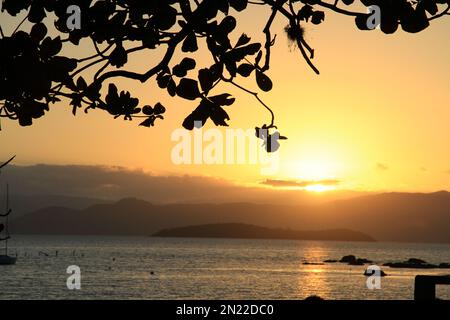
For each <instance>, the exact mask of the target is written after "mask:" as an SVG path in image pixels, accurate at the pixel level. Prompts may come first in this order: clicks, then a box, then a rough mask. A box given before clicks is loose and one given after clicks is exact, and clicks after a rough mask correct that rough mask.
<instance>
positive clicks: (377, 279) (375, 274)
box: [366, 265, 381, 290]
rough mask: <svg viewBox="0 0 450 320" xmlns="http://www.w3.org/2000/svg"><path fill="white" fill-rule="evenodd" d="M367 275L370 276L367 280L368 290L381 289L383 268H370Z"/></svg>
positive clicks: (373, 266)
mask: <svg viewBox="0 0 450 320" xmlns="http://www.w3.org/2000/svg"><path fill="white" fill-rule="evenodd" d="M366 274H370V276H368V278H367V280H366V285H367V289H369V290H374V289H381V268H380V267H379V266H377V265H372V266H368V267H367V270H366Z"/></svg>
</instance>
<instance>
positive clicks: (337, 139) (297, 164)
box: [0, 8, 450, 192]
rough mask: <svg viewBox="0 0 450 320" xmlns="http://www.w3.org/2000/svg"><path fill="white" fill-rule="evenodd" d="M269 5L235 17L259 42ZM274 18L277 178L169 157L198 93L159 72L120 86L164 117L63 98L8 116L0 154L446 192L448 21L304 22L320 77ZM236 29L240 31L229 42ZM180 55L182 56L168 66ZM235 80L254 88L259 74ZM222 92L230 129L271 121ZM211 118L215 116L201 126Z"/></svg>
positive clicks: (330, 16)
mask: <svg viewBox="0 0 450 320" xmlns="http://www.w3.org/2000/svg"><path fill="white" fill-rule="evenodd" d="M268 14H269V11H268V10H267V9H260V8H258V9H252V10H249V12H247V13H245V14H240V15H237V18H238V23H239V24H240V25H239V31H241V32H246V33H247V34H248V35H249V36H251V37H252V39H253V40H258V39H263V34H262V32H261V30H262V28H263V26H264V24H265V22H266V20H267V17H268ZM2 19H3V17H2ZM16 21H17V20H16ZM18 21H20V19H18ZM275 22H276V23H275V25H274V27H273V29H272V30H273V31H272V32H273V33H274V34H277V39H276V45H275V47H274V48H273V53H272V62H271V69H270V70H269V72H268V75H269V76H270V77H271V79H272V80H273V82H274V89H273V90H272V91H271V92H268V93H262V94H260V97H261V98H262V99H263V100H264V101H265V102H266V103H267V104H268V105H270V106H271V107H272V108H273V110H274V112H275V114H276V124H277V125H278V127H279V129H280V132H281V134H283V135H286V136H287V137H288V138H289V139H288V140H287V141H282V142H281V148H280V151H279V152H280V153H279V157H280V170H279V171H278V172H276V173H274V174H272V175H268V176H266V175H261V170H260V169H261V168H260V166H258V165H250V164H248V165H205V164H203V165H176V164H173V163H172V161H171V150H172V148H173V147H174V146H175V145H176V142H173V141H171V133H172V132H173V131H174V130H175V129H177V128H180V127H181V123H182V121H183V119H184V118H185V117H186V116H187V115H188V114H189V113H190V112H191V111H192V110H193V109H194V108H195V107H196V106H197V104H198V102H195V101H194V102H186V101H184V100H181V99H178V98H175V99H174V98H171V97H170V96H168V94H167V93H166V92H165V91H162V90H160V89H158V88H157V86H156V84H155V83H154V81H153V80H150V81H148V82H147V83H145V84H140V83H137V82H133V81H124V80H120V81H117V82H116V84H117V85H118V87H119V88H120V89H127V90H130V91H131V92H132V93H134V94H135V95H136V96H137V97H139V98H140V100H141V103H140V104H141V105H144V104H151V105H154V104H155V103H156V102H158V101H161V102H162V103H163V104H164V105H165V106H166V108H167V112H166V114H165V118H166V119H165V120H164V121H158V122H157V124H156V126H155V127H154V128H150V129H149V128H144V127H139V126H138V122H137V121H133V122H128V121H123V120H119V119H117V120H114V119H113V118H112V117H111V116H110V115H108V114H107V113H106V112H104V111H100V110H94V111H90V113H89V114H88V115H85V114H84V113H83V112H79V114H78V115H77V116H76V117H74V116H73V115H72V114H71V108H70V107H69V106H68V102H67V101H65V103H60V104H58V105H54V106H53V108H52V109H51V110H50V112H49V113H48V114H47V115H46V116H45V117H43V118H41V119H38V120H35V121H34V124H33V126H31V127H26V128H24V127H19V125H18V123H16V122H12V121H7V120H5V119H2V120H1V121H2V122H1V125H2V131H1V132H0V146H1V147H0V156H1V158H2V159H6V158H8V157H9V156H10V155H13V154H16V155H17V159H16V160H15V164H16V165H31V164H37V163H46V164H86V165H108V166H109V165H111V166H123V167H128V168H142V169H143V170H145V171H147V172H149V173H152V174H156V175H185V174H187V175H204V176H212V177H218V178H226V179H229V180H232V181H235V182H238V183H244V184H254V183H259V182H260V181H263V180H266V179H272V180H295V181H314V180H317V181H319V180H327V181H331V180H332V181H335V183H334V184H332V183H330V184H332V185H333V186H332V188H338V189H345V190H358V191H423V192H431V191H436V190H441V189H446V190H449V189H450V143H449V137H450V102H449V84H450V73H449V70H450V59H449V57H450V43H449V42H448V30H449V28H450V18H442V19H438V20H435V21H433V22H432V24H431V26H430V27H429V28H428V29H426V30H425V31H424V32H421V33H419V34H409V33H405V32H403V31H402V30H399V31H397V33H395V34H394V35H385V34H383V33H381V31H379V30H375V31H371V32H363V31H359V30H358V29H357V28H356V26H355V24H354V20H353V18H351V17H346V16H342V17H341V16H338V15H337V14H335V13H332V12H326V18H325V22H324V23H322V24H321V25H319V26H314V25H312V24H308V25H307V26H306V30H305V32H306V35H305V37H306V39H307V40H308V42H309V44H310V45H311V46H312V47H313V48H314V49H315V52H316V58H315V59H314V62H315V64H316V66H317V67H318V68H319V69H320V71H321V75H319V76H317V75H315V74H314V73H313V72H312V71H311V70H310V69H309V68H308V66H307V65H306V63H305V61H304V60H303V59H302V58H301V56H300V52H299V51H298V50H297V49H296V48H295V47H294V46H291V45H289V42H288V40H287V38H286V36H285V34H284V32H283V28H284V26H285V25H286V20H285V19H282V18H281V17H279V18H278V19H277V20H276V21H275ZM2 26H3V24H2ZM239 31H235V32H234V33H233V36H234V39H237V37H239V35H240V32H239ZM6 33H7V32H6ZM87 48H88V49H89V50H90V49H91V47H90V46H89V47H81V48H78V49H77V54H79V51H81V52H84V51H85V50H86V52H88V51H87V50H88V49H87ZM89 52H90V51H89ZM195 57H196V60H197V64H198V66H200V67H205V66H209V65H211V60H210V58H209V56H207V55H206V54H205V53H204V52H200V53H197V54H196V56H195ZM133 58H134V60H132V63H131V66H132V69H135V70H141V71H143V70H146V69H147V68H151V67H152V66H153V65H154V64H155V63H156V62H157V61H158V60H159V57H158V56H156V55H154V54H153V55H148V54H146V53H143V54H141V53H138V54H135V55H132V56H131V57H129V59H133ZM180 60H181V55H180V54H178V55H177V56H176V58H175V59H174V60H173V64H172V65H175V64H176V63H178V62H179V61H180ZM28 76H31V77H32V76H33V75H28ZM239 83H242V84H247V86H248V87H249V88H252V89H256V84H255V81H254V78H253V77H252V78H250V81H248V80H245V81H243V80H242V79H241V80H239ZM215 92H218V93H223V92H230V93H233V94H234V95H235V97H236V98H237V101H236V103H235V104H234V105H232V106H230V107H227V109H226V110H227V112H229V115H230V117H231V121H229V124H230V128H242V129H248V128H253V127H255V126H256V125H261V124H263V123H267V122H268V121H269V114H268V113H267V112H266V111H265V110H264V109H263V108H262V107H261V106H260V105H259V104H258V103H257V101H256V100H255V99H254V98H253V97H252V96H249V95H247V94H245V93H242V92H239V91H236V90H235V89H234V88H232V87H227V86H223V85H222V86H219V87H218V88H217V89H216V91H215ZM196 103H197V104H196ZM209 127H211V124H210V123H208V125H207V126H206V127H205V128H209Z"/></svg>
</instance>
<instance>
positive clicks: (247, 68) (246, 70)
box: [237, 63, 255, 77]
mask: <svg viewBox="0 0 450 320" xmlns="http://www.w3.org/2000/svg"><path fill="white" fill-rule="evenodd" d="M253 70H255V67H254V66H253V65H251V64H249V63H243V64H241V65H240V66H239V67H238V69H237V72H238V73H239V74H240V75H241V76H243V77H248V76H249V75H250V74H251V73H252V71H253Z"/></svg>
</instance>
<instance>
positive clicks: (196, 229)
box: [151, 223, 376, 242]
mask: <svg viewBox="0 0 450 320" xmlns="http://www.w3.org/2000/svg"><path fill="white" fill-rule="evenodd" d="M151 236H152V237H183V238H230V239H271V240H320V241H365V242H375V241H376V240H375V239H374V238H372V237H371V236H369V235H367V234H365V233H362V232H358V231H353V230H348V229H329V230H318V231H300V230H292V229H286V228H266V227H260V226H256V225H252V224H245V223H215V224H202V225H194V226H186V227H177V228H168V229H162V230H160V231H158V232H156V233H154V234H152V235H151Z"/></svg>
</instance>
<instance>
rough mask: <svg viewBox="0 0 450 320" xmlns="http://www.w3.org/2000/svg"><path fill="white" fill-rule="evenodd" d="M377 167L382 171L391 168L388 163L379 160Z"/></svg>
mask: <svg viewBox="0 0 450 320" xmlns="http://www.w3.org/2000/svg"><path fill="white" fill-rule="evenodd" d="M376 168H377V170H380V171H386V170H389V166H388V165H387V164H384V163H381V162H377V164H376Z"/></svg>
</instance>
